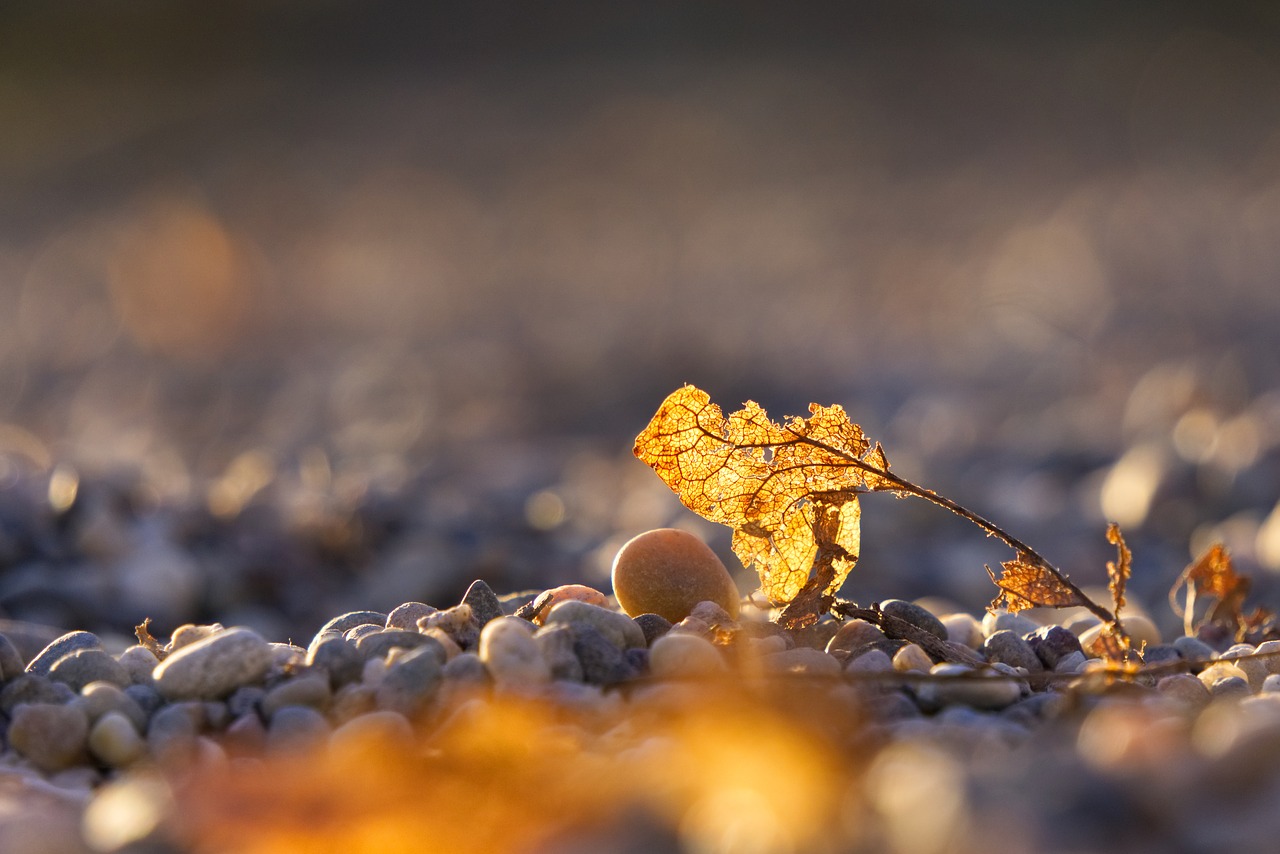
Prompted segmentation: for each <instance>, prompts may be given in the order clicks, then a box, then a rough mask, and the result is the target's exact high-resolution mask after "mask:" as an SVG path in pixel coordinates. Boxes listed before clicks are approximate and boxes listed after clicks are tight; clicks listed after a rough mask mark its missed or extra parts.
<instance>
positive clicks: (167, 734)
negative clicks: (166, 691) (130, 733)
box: [147, 700, 204, 756]
mask: <svg viewBox="0 0 1280 854" xmlns="http://www.w3.org/2000/svg"><path fill="white" fill-rule="evenodd" d="M203 729H204V704H203V703H200V702H197V701H195V700H186V701H183V702H179V703H170V704H169V705H167V706H165V707H163V708H161V709H158V710H156V712H155V714H153V715H152V716H151V720H150V722H149V723H148V724H147V743H148V745H149V746H150V747H151V750H152V753H153V754H155V755H157V756H159V755H161V754H167V753H168V752H169V750H170V748H171V747H173V746H174V745H177V744H180V743H181V744H182V745H183V746H184V747H194V742H195V737H196V736H197V735H199V734H200V731H201V730H203ZM187 742H190V745H188V744H186V743H187Z"/></svg>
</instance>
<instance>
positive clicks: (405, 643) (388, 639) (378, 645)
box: [356, 629, 445, 662]
mask: <svg viewBox="0 0 1280 854" xmlns="http://www.w3.org/2000/svg"><path fill="white" fill-rule="evenodd" d="M423 646H429V647H431V648H432V649H433V650H435V653H436V655H438V656H439V657H440V660H441V661H442V662H443V661H444V658H445V653H444V647H442V646H441V645H440V642H439V641H437V640H436V639H435V638H432V637H427V636H426V635H424V634H422V633H420V632H407V631H405V630H404V629H382V630H381V631H379V632H376V633H374V634H369V635H365V636H364V637H362V638H360V640H358V641H356V651H357V652H358V653H360V657H361V658H363V659H364V660H365V661H369V660H370V659H374V658H386V657H387V653H389V652H391V650H393V649H395V648H396V647H400V648H402V649H417V648H418V647H423Z"/></svg>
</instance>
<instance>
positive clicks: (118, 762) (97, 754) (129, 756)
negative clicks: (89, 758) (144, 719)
mask: <svg viewBox="0 0 1280 854" xmlns="http://www.w3.org/2000/svg"><path fill="white" fill-rule="evenodd" d="M88 747H89V752H90V753H91V754H93V756H94V758H95V759H97V760H98V761H99V762H102V763H103V764H104V765H109V766H111V767H112V768H126V767H128V766H129V765H132V764H133V763H134V762H137V761H138V760H139V759H141V758H142V757H143V756H145V755H146V752H147V743H146V742H145V741H144V740H143V738H142V735H141V734H140V733H139V732H138V727H137V726H135V724H134V723H133V721H131V720H129V718H127V717H126V716H125V715H123V714H121V713H120V712H116V711H111V712H107V713H106V714H104V715H102V717H100V718H98V720H97V721H96V722H94V724H93V727H92V728H91V729H90V730H89V736H88Z"/></svg>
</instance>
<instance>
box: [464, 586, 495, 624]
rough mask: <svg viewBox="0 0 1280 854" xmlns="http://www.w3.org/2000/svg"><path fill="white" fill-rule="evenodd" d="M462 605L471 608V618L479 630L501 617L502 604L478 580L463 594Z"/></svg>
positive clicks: (488, 588)
mask: <svg viewBox="0 0 1280 854" xmlns="http://www.w3.org/2000/svg"><path fill="white" fill-rule="evenodd" d="M462 604H463V605H469V606H471V616H472V617H473V618H474V619H475V621H476V625H478V626H479V627H480V628H484V626H485V624H487V623H488V622H489V621H490V620H496V619H497V618H498V617H501V616H502V603H501V602H499V601H498V594H496V593H494V592H493V588H492V587H490V586H489V585H488V584H486V583H485V582H484V581H481V580H480V579H478V578H477V579H476V580H475V581H473V582H471V586H470V587H468V588H467V592H466V593H465V594H463V597H462Z"/></svg>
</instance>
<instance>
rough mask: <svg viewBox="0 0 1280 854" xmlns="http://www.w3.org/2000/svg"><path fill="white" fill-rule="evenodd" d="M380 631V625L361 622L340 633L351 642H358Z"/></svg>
mask: <svg viewBox="0 0 1280 854" xmlns="http://www.w3.org/2000/svg"><path fill="white" fill-rule="evenodd" d="M382 631H383V627H382V626H378V625H374V624H373V623H361V624H360V625H358V626H355V627H354V628H350V629H347V630H346V631H345V632H343V633H342V636H343V637H344V638H345V639H346V640H348V641H350V642H351V643H359V642H360V641H361V640H362V639H363V638H365V637H368V636H369V635H376V634H381V633H382ZM320 634H328V632H321V633H320Z"/></svg>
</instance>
